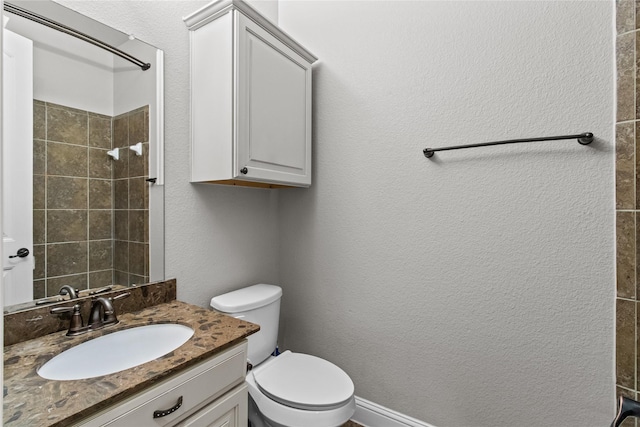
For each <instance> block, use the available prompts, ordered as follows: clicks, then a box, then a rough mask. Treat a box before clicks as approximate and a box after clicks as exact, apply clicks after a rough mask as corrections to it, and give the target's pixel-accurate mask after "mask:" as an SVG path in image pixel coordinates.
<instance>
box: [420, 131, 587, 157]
mask: <svg viewBox="0 0 640 427" xmlns="http://www.w3.org/2000/svg"><path fill="white" fill-rule="evenodd" d="M560 139H577V140H578V142H579V143H580V144H582V145H589V144H591V143H592V142H593V134H592V133H591V132H585V133H581V134H578V135H561V136H543V137H541V138H525V139H508V140H506V141H494V142H482V143H480V144H468V145H454V146H451V147H440V148H425V149H424V150H422V152H423V153H424V156H425V157H427V158H430V157H433V154H434V153H435V152H436V151H447V150H459V149H461V148H473V147H486V146H489V145H503V144H518V143H521V142H538V141H557V140H560Z"/></svg>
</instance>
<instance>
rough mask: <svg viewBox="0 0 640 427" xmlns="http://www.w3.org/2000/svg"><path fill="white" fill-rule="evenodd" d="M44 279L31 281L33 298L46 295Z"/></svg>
mask: <svg viewBox="0 0 640 427" xmlns="http://www.w3.org/2000/svg"><path fill="white" fill-rule="evenodd" d="M46 296H47V294H46V281H45V280H44V279H43V280H34V281H33V299H40V298H44V297H46Z"/></svg>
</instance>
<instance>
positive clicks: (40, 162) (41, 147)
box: [33, 139, 47, 175]
mask: <svg viewBox="0 0 640 427" xmlns="http://www.w3.org/2000/svg"><path fill="white" fill-rule="evenodd" d="M46 168H47V143H46V142H45V141H42V140H39V139H34V140H33V173H34V174H37V175H44V174H45V173H46Z"/></svg>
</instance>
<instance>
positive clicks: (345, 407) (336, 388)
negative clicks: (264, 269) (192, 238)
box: [211, 284, 356, 427]
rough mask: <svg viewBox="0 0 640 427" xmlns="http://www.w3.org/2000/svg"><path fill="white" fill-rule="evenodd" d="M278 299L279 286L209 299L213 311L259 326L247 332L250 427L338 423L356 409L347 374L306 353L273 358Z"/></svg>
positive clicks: (252, 288) (324, 426) (328, 426)
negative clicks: (253, 331)
mask: <svg viewBox="0 0 640 427" xmlns="http://www.w3.org/2000/svg"><path fill="white" fill-rule="evenodd" d="M281 297H282V289H281V288H280V287H279V286H274V285H265V284H260V285H253V286H249V287H247V288H243V289H239V290H237V291H233V292H229V293H227V294H223V295H219V296H217V297H213V298H212V299H211V307H213V309H215V310H216V311H219V312H222V313H225V314H229V315H230V316H233V317H236V318H239V319H243V320H246V321H248V322H252V323H257V324H258V325H260V331H259V332H257V333H255V334H253V335H251V336H249V349H248V353H249V354H248V358H249V363H251V364H252V365H253V369H252V370H251V371H249V372H247V384H248V386H249V421H250V422H251V425H252V426H253V427H338V426H340V425H342V424H344V423H345V422H346V421H347V420H349V418H351V416H352V415H353V413H354V412H355V409H356V404H355V399H354V395H353V393H354V387H353V382H352V381H351V378H349V376H348V375H347V374H346V372H344V371H343V370H342V369H340V368H338V367H337V366H336V365H334V364H333V363H331V362H328V361H326V360H324V359H320V358H319V357H315V356H310V355H308V354H301V353H292V352H290V351H285V352H284V353H282V354H280V355H279V356H272V353H273V352H274V350H275V349H276V344H277V339H278V321H279V318H280V298H281Z"/></svg>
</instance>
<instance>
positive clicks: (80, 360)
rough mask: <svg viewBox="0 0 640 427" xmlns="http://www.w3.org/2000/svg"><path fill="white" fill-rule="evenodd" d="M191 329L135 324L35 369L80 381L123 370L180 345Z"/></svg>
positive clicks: (52, 377) (54, 377)
mask: <svg viewBox="0 0 640 427" xmlns="http://www.w3.org/2000/svg"><path fill="white" fill-rule="evenodd" d="M191 336H193V329H191V328H190V327H188V326H184V325H178V324H176V323H164V324H157V325H147V326H138V327H136V328H131V329H124V330H122V331H118V332H114V333H111V334H108V335H104V336H101V337H98V338H96V339H93V340H90V341H86V342H83V343H82V344H79V345H77V346H75V347H72V348H70V349H68V350H65V351H63V352H62V353H60V354H59V355H57V356H56V357H54V358H53V359H51V360H49V361H48V362H47V363H45V364H44V366H42V368H40V369H38V375H40V376H41V377H43V378H46V379H49V380H81V379H85V378H93V377H99V376H101V375H108V374H113V373H115V372H119V371H124V370H125V369H129V368H133V367H134V366H138V365H142V364H143V363H146V362H150V361H152V360H154V359H157V358H158V357H161V356H164V355H165V354H167V353H170V352H171V351H173V350H175V349H176V348H178V347H180V346H181V345H182V344H184V343H185V342H187V341H188V340H189V338H191Z"/></svg>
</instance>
